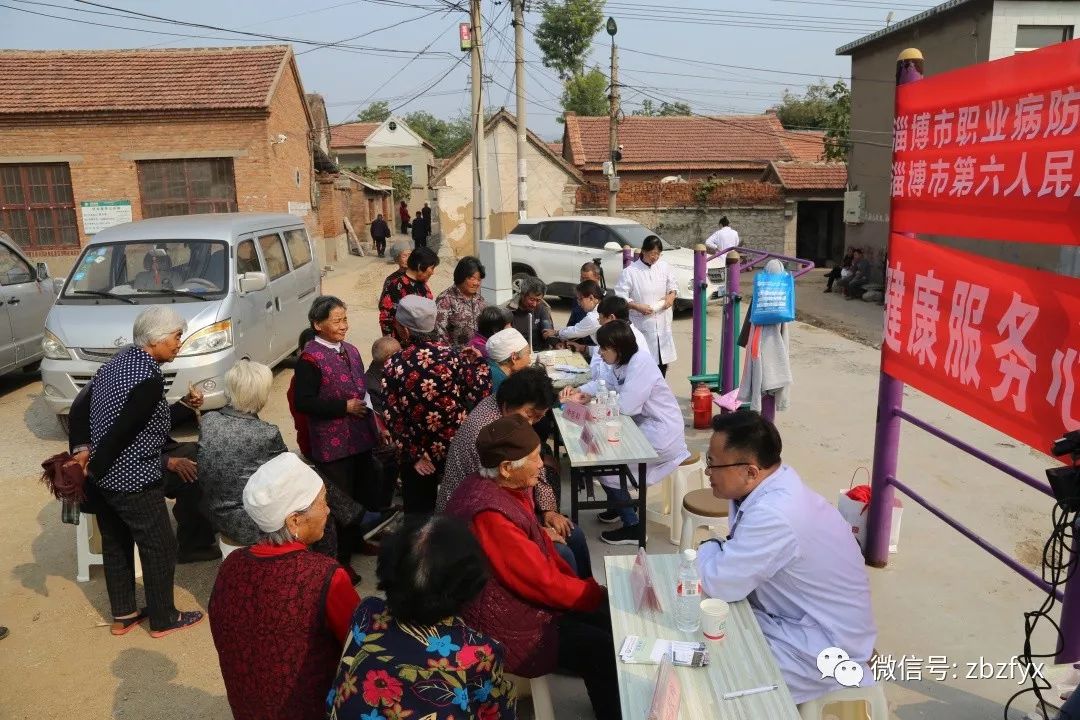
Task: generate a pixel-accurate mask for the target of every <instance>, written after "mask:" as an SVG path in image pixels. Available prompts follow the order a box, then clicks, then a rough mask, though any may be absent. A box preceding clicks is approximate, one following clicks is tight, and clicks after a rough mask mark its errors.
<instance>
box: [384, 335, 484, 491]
mask: <svg viewBox="0 0 1080 720" xmlns="http://www.w3.org/2000/svg"><path fill="white" fill-rule="evenodd" d="M383 390H384V392H385V393H386V400H385V402H386V425H387V429H388V430H389V431H390V436H391V437H393V438H394V442H395V444H396V445H397V447H398V454H399V456H400V457H401V459H402V462H403V463H404V462H406V461H407V462H408V463H409V464H410V465H411V464H412V463H414V462H416V461H417V460H418V459H420V458H421V457H423V455H424V453H427V455H428V457H429V458H431V462H432V463H434V464H435V465H436V467H437V468H438V470H439V472H440V473H441V472H442V467H443V463H444V461H445V460H446V452H447V451H448V450H449V449H450V441H451V440H453V439H454V434H455V433H456V432H457V429H458V428H459V427H461V423H463V422H465V418H466V417H467V416H468V414H469V412H470V411H472V409H473V408H474V407H476V404H477V403H478V402H480V401H481V400H482V399H483V398H484V397H486V396H487V395H490V394H491V371H490V370H489V369H488V366H487V363H486V362H485V361H484V360H483V358H481V357H480V354H479V353H478V352H476V351H475V350H473V349H471V348H451V347H450V346H449V345H447V344H445V343H441V342H420V343H417V344H416V345H411V346H409V347H407V348H405V349H404V350H402V351H401V352H399V353H397V354H396V355H393V356H391V357H390V359H389V360H387V361H386V364H385V365H384V366H383Z"/></svg>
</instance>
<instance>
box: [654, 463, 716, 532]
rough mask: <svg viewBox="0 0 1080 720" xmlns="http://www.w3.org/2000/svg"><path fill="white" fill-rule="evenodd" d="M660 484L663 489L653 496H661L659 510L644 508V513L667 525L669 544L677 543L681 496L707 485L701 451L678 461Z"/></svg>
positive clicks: (679, 529)
mask: <svg viewBox="0 0 1080 720" xmlns="http://www.w3.org/2000/svg"><path fill="white" fill-rule="evenodd" d="M660 484H661V485H662V486H663V489H662V490H661V492H659V493H656V494H655V495H654V496H655V497H660V498H662V499H663V504H662V505H661V506H660V509H659V510H656V509H650V510H646V511H645V514H646V515H647V516H648V518H649V519H650V520H655V521H656V522H659V523H662V524H665V525H667V526H668V527H669V528H670V529H671V533H670V537H671V544H672V545H677V544H678V542H679V539H680V538H681V537H682V520H683V498H684V497H685V496H686V494H687V493H688V492H690V491H691V490H697V489H699V488H704V487H707V486H708V481H707V480H706V478H705V463H704V462H703V461H702V460H701V453H693V454H691V455H690V457H688V458H686V459H685V460H683V461H682V462H681V463H679V467H677V468H675V471H674V472H672V473H671V474H670V475H668V476H667V477H665V478H664V479H663V480H661V481H660Z"/></svg>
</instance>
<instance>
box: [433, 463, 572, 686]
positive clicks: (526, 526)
mask: <svg viewBox="0 0 1080 720" xmlns="http://www.w3.org/2000/svg"><path fill="white" fill-rule="evenodd" d="M496 489H497V488H496V486H495V483H494V482H493V481H491V480H488V479H487V478H482V477H480V475H479V474H473V475H470V476H468V477H467V478H465V480H464V482H462V483H461V485H459V486H458V489H457V490H455V491H454V495H453V497H452V498H451V499H450V502H449V504H447V506H446V514H447V515H453V516H454V517H458V518H461V519H462V520H464V521H465V522H467V523H471V522H472V519H473V517H475V516H476V515H477V513H481V512H484V511H487V510H494V511H495V512H498V513H501V514H502V515H503V516H504V517H505V518H506V519H507V520H509V521H510V522H512V523H514V524H515V525H517V526H518V527H519V528H521V529H522V530H523V531H524V532H525V534H526V535H528V536H529V539H530V540H532V541H533V542H535V543H536V544H537V546H538V547H539V548H540V550H541V551H542V552H543V553H544V554H545V555H547V554H548V552H549V551H548V549H547V544H546V543H545V542H544V540H543V532H544V531H543V530H541V529H540V524H539V523H538V522H537V520H536V516H535V515H532V514H530V513H529V512H527V511H526V510H525V508H523V507H522V506H521V505H519V504H517V503H516V502H514V500H513V499H512V498H511V497H510V496H509V495H507V494H506V493H505V492H495V490H496ZM462 617H463V618H464V620H465V622H466V623H467V624H468V625H470V626H472V627H473V628H476V629H477V630H479V631H480V632H482V633H484V634H486V635H490V636H491V637H493V638H494V639H496V640H498V641H499V642H501V643H502V644H503V648H504V649H505V650H506V671H507V672H510V673H513V674H514V675H520V676H521V677H526V678H534V677H540V676H541V675H547V674H548V673H550V672H552V671H554V670H555V666H556V665H557V663H558V650H559V634H558V622H557V621H558V617H559V613H558V611H555V610H550V609H548V608H544V607H540V606H538V605H533V604H532V603H529V602H526V601H525V600H522V599H521V598H519V597H518V596H516V595H514V594H513V593H512V592H510V590H509V589H507V588H506V586H504V585H503V584H502V583H501V582H499V580H498V578H496V577H494V576H492V578H491V579H490V580H488V581H487V584H486V585H484V589H483V590H482V591H481V592H480V594H479V595H478V596H477V597H476V599H475V600H473V601H472V602H471V603H469V605H468V606H466V608H465V610H464V611H463V612H462Z"/></svg>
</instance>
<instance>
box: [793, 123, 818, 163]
mask: <svg viewBox="0 0 1080 720" xmlns="http://www.w3.org/2000/svg"><path fill="white" fill-rule="evenodd" d="M784 144H785V145H787V146H788V149H789V150H791V154H792V155H793V156H794V158H795V159H796V160H803V161H805V162H820V161H821V159H822V157H824V156H825V131H823V130H785V131H784Z"/></svg>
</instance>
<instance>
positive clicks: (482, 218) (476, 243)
mask: <svg viewBox="0 0 1080 720" xmlns="http://www.w3.org/2000/svg"><path fill="white" fill-rule="evenodd" d="M469 5H470V8H469V10H470V15H471V20H472V50H471V53H472V126H473V137H472V141H473V153H472V160H473V166H472V170H473V251H474V253H476V252H479V247H480V241H481V240H483V239H485V238H487V226H488V210H487V202H486V201H485V199H484V196H485V194H486V193H487V142H486V141H485V139H484V77H483V52H484V45H483V42H482V41H481V35H480V20H481V15H480V0H470V3H469Z"/></svg>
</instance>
